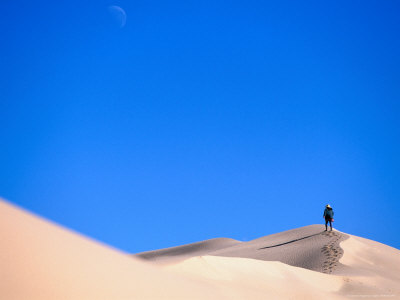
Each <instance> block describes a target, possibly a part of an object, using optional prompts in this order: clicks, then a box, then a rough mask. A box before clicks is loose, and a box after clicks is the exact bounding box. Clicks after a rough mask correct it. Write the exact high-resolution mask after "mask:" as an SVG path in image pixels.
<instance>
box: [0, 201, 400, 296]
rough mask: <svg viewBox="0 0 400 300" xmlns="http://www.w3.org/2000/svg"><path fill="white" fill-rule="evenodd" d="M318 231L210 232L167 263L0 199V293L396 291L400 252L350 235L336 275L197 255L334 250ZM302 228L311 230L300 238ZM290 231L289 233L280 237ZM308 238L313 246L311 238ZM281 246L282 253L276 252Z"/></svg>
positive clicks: (331, 237)
mask: <svg viewBox="0 0 400 300" xmlns="http://www.w3.org/2000/svg"><path fill="white" fill-rule="evenodd" d="M318 230H319V228H318V227H315V226H311V227H309V226H307V227H303V228H298V229H297V230H294V231H287V232H286V233H282V234H277V235H275V236H270V238H268V237H265V238H261V239H257V240H254V241H250V242H248V243H241V242H238V241H234V240H230V239H214V240H209V241H204V242H200V243H195V244H194V246H193V245H192V246H190V247H187V246H184V247H181V248H180V249H179V251H175V250H177V249H175V250H173V251H172V252H169V255H166V256H165V255H164V257H169V258H168V259H171V255H170V254H171V253H174V255H172V257H173V259H174V260H175V259H176V258H177V257H179V256H180V255H183V256H186V257H188V256H191V255H192V254H193V253H196V254H195V255H196V256H192V257H190V258H188V259H183V260H175V262H174V263H169V264H148V263H145V262H146V260H139V259H137V258H132V257H131V256H130V255H127V254H125V253H122V252H120V251H117V250H115V249H112V248H109V247H107V246H105V245H102V244H100V243H97V242H95V241H92V240H90V239H87V238H84V237H82V236H80V235H78V234H76V233H73V232H71V231H69V230H66V229H64V228H61V227H60V226H57V225H55V224H52V223H51V222H48V221H45V220H43V219H41V218H39V217H36V216H34V215H32V214H30V213H27V212H25V211H23V210H21V209H18V208H16V207H14V206H12V205H10V204H8V203H6V202H3V201H1V200H0V240H1V249H0V250H1V251H0V278H1V280H0V300H3V299H4V300H13V299H18V300H25V299H29V300H36V299H41V300H47V299H85V300H90V299H113V300H115V299H210V300H213V299H220V300H224V299H238V300H239V299H241V300H244V299H246V300H247V299H307V300H308V299H322V298H324V299H349V298H350V297H359V296H360V297H364V296H365V295H369V296H371V297H373V298H374V299H387V298H388V297H391V299H399V298H400V297H399V296H400V288H399V286H400V284H399V283H400V282H399V274H400V254H399V253H400V251H399V250H397V249H393V248H391V247H388V246H385V245H382V244H379V243H376V242H372V241H369V240H365V239H362V238H358V237H354V236H350V238H348V239H346V240H345V241H344V242H341V244H340V245H342V246H343V247H342V248H343V251H344V255H343V256H342V258H341V260H340V262H341V263H342V264H343V268H341V269H340V270H339V269H338V270H337V271H335V272H336V273H337V274H339V273H340V275H332V274H324V273H321V272H315V271H312V270H308V269H306V268H299V267H294V266H291V265H289V264H285V263H283V262H279V261H267V260H265V258H266V256H265V253H263V252H262V253H263V254H262V257H259V259H254V258H246V257H237V256H236V257H234V256H231V257H227V256H217V255H203V256H197V254H198V253H203V252H204V251H205V252H207V251H211V252H215V253H219V252H224V251H225V252H226V253H225V254H226V255H229V254H231V255H233V254H235V255H238V254H241V255H249V256H250V255H254V253H253V252H256V253H257V252H258V251H264V250H268V249H274V248H278V247H281V246H285V247H288V245H289V244H292V245H294V244H295V243H298V242H299V243H300V242H302V241H305V240H307V239H308V240H309V241H312V240H311V239H313V238H315V237H317V238H318V239H325V241H326V243H325V245H324V246H323V247H322V248H321V249H319V251H320V252H321V253H324V252H326V253H328V254H329V255H334V251H333V250H332V249H333V248H334V247H333V245H335V244H336V243H338V239H340V238H342V235H341V233H340V232H333V233H323V234H320V233H318ZM288 233H289V234H288ZM304 233H307V234H315V235H314V236H312V237H307V238H305V237H304V236H303V234H304ZM325 234H326V235H327V236H324V235H325ZM289 236H290V239H291V240H289V241H287V240H286V237H289ZM269 242H271V243H272V242H273V243H274V244H273V245H271V244H269ZM276 243H278V244H279V245H280V244H282V245H280V246H276V245H275V244H276ZM312 244H313V245H314V246H315V247H317V248H319V247H320V244H319V241H318V240H317V241H313V242H312ZM271 246H274V247H271ZM275 246H276V247H275ZM268 247H269V248H268ZM303 247H308V245H305V244H304V245H303ZM198 248H200V249H198ZM262 248H264V249H262ZM308 249H309V250H310V251H313V250H312V249H310V248H308ZM298 250H299V251H302V250H301V249H298ZM168 251H171V249H170V250H168ZM288 251H289V250H288ZM239 252H240V253H239ZM158 253H159V254H160V253H161V254H165V252H162V251H160V252H158ZM167 253H168V252H167ZM287 253H290V251H289V252H287ZM287 253H286V254H285V252H282V256H283V257H284V256H285V255H288V254H287ZM314 253H316V252H314ZM153 254H154V253H153ZM220 254H221V253H220ZM220 254H218V255H220ZM257 255H258V254H257ZM274 255H277V254H274ZM290 255H293V256H294V257H295V258H293V259H292V261H297V262H301V261H302V260H301V259H300V258H296V255H295V254H293V253H291V254H290ZM329 255H326V257H328V256H329ZM280 259H282V260H284V259H285V258H282V257H280ZM308 259H310V258H308ZM166 260H167V259H166ZM153 261H154V257H153ZM304 261H307V259H303V264H304ZM325 262H326V260H325ZM363 295H364V296H363Z"/></svg>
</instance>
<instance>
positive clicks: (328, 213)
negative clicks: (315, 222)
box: [323, 204, 333, 231]
mask: <svg viewBox="0 0 400 300" xmlns="http://www.w3.org/2000/svg"><path fill="white" fill-rule="evenodd" d="M323 218H324V219H325V231H328V222H329V225H330V226H331V231H332V222H333V209H332V207H331V206H330V205H329V204H327V205H326V206H325V210H324V215H323Z"/></svg>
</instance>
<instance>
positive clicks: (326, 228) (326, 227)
mask: <svg viewBox="0 0 400 300" xmlns="http://www.w3.org/2000/svg"><path fill="white" fill-rule="evenodd" d="M325 231H328V219H327V218H325Z"/></svg>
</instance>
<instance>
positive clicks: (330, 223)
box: [329, 220, 332, 231]
mask: <svg viewBox="0 0 400 300" xmlns="http://www.w3.org/2000/svg"><path fill="white" fill-rule="evenodd" d="M329 225H330V226H331V231H332V220H329Z"/></svg>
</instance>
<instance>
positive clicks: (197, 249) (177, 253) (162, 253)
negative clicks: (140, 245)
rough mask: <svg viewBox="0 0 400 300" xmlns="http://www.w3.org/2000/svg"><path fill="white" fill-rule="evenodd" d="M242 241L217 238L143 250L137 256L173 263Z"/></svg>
mask: <svg viewBox="0 0 400 300" xmlns="http://www.w3.org/2000/svg"><path fill="white" fill-rule="evenodd" d="M240 243H241V242H239V241H236V240H233V239H228V238H217V239H210V240H206V241H202V242H197V243H193V244H187V245H183V246H177V247H171V248H165V249H160V250H154V251H148V252H143V253H139V254H137V255H136V257H138V258H142V259H146V260H151V261H155V262H168V263H171V262H175V261H179V260H184V259H187V258H190V257H193V256H200V255H206V254H209V253H211V252H214V251H217V250H220V249H224V248H228V247H231V246H234V245H237V244H240Z"/></svg>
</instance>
